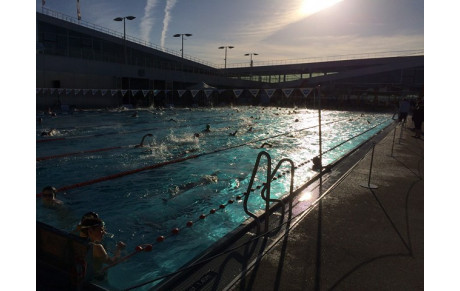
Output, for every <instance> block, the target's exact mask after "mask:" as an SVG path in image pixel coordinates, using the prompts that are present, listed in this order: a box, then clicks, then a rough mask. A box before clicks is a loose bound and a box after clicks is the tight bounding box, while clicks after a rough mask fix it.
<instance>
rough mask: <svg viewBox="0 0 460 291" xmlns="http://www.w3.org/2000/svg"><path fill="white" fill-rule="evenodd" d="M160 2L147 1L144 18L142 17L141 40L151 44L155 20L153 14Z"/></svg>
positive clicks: (155, 0) (156, 0) (154, 0)
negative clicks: (151, 33)
mask: <svg viewBox="0 0 460 291" xmlns="http://www.w3.org/2000/svg"><path fill="white" fill-rule="evenodd" d="M157 4H158V0H147V2H146V4H145V8H144V16H143V17H142V20H141V23H140V25H139V26H140V33H141V39H143V40H146V41H149V42H150V32H151V30H152V27H153V24H154V23H155V19H154V17H153V12H154V8H155V6H157Z"/></svg>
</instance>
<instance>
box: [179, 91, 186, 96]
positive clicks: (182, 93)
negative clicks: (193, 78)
mask: <svg viewBox="0 0 460 291" xmlns="http://www.w3.org/2000/svg"><path fill="white" fill-rule="evenodd" d="M185 92H187V90H177V93H178V94H179V97H182V95H184V93H185Z"/></svg>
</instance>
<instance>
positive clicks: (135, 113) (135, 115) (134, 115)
mask: <svg viewBox="0 0 460 291" xmlns="http://www.w3.org/2000/svg"><path fill="white" fill-rule="evenodd" d="M131 117H139V114H138V113H137V111H136V112H134V113H133V115H131Z"/></svg>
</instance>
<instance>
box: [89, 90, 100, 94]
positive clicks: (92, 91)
mask: <svg viewBox="0 0 460 291" xmlns="http://www.w3.org/2000/svg"><path fill="white" fill-rule="evenodd" d="M98 91H99V89H92V90H91V93H93V95H96V94H97V92H98Z"/></svg>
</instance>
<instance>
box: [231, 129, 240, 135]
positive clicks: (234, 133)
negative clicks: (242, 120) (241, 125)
mask: <svg viewBox="0 0 460 291" xmlns="http://www.w3.org/2000/svg"><path fill="white" fill-rule="evenodd" d="M237 132H238V129H237V130H235V132H233V133H232V132H230V133H229V135H230V136H235V135H236V133H237Z"/></svg>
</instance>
